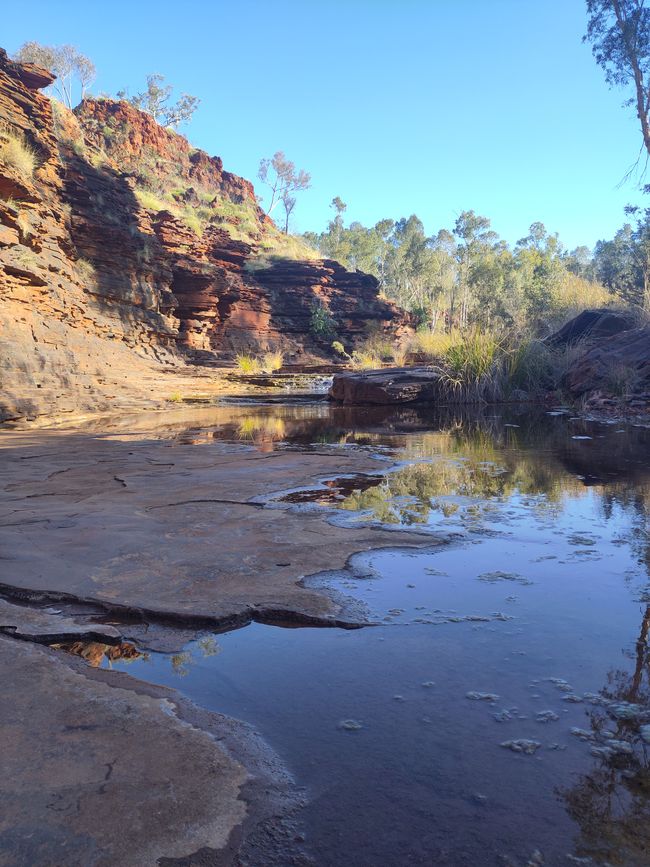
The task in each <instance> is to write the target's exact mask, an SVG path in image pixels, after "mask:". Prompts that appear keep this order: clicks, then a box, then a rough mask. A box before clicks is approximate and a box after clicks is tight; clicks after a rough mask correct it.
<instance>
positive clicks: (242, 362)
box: [235, 352, 260, 373]
mask: <svg viewBox="0 0 650 867" xmlns="http://www.w3.org/2000/svg"><path fill="white" fill-rule="evenodd" d="M235 364H236V365H237V367H238V369H239V372H240V373H259V372H260V363H259V361H258V360H257V358H255V356H254V355H247V354H246V353H243V352H242V353H239V355H236V356H235Z"/></svg>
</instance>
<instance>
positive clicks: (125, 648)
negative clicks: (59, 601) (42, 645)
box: [52, 641, 148, 668]
mask: <svg viewBox="0 0 650 867" xmlns="http://www.w3.org/2000/svg"><path fill="white" fill-rule="evenodd" d="M52 647H54V648H55V650H65V651H66V652H67V653H72V654H73V655H74V656H80V657H81V658H82V659H85V661H86V662H87V663H88V664H89V665H91V666H92V667H93V668H103V667H108V668H112V667H113V663H114V662H118V661H119V662H121V663H131V662H135V661H136V660H140V661H144V660H147V659H148V654H146V653H143V652H142V651H140V650H138V648H137V647H136V646H135V644H132V643H131V642H129V641H123V642H121V643H120V644H103V643H102V642H100V641H67V642H61V643H57V644H53V645H52Z"/></svg>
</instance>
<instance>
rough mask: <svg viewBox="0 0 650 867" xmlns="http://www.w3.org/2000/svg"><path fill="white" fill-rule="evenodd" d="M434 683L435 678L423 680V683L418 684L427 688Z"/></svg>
mask: <svg viewBox="0 0 650 867" xmlns="http://www.w3.org/2000/svg"><path fill="white" fill-rule="evenodd" d="M435 685H436V682H435V680H425V681H424V683H422V684H420V686H424V687H426V688H427V689H428V688H429V687H432V686H435Z"/></svg>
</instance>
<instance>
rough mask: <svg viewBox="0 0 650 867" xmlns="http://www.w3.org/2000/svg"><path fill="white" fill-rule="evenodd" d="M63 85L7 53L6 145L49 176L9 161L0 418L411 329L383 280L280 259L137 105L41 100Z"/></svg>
mask: <svg viewBox="0 0 650 867" xmlns="http://www.w3.org/2000/svg"><path fill="white" fill-rule="evenodd" d="M51 81H52V76H51V75H50V73H48V72H47V71H46V70H42V69H38V68H37V67H34V66H33V65H30V64H18V63H14V62H12V61H11V60H10V59H9V58H8V57H7V55H6V53H5V52H4V51H2V50H1V49H0V116H1V117H2V119H3V126H2V129H1V130H0V138H1V137H3V136H4V137H5V140H7V141H8V140H9V137H10V138H12V139H13V140H15V141H18V142H19V143H22V145H23V146H24V148H26V149H27V151H28V152H29V153H32V154H33V156H34V162H35V165H34V169H33V172H32V171H31V169H30V167H29V166H27V167H25V166H20V165H16V164H15V161H13V162H12V160H10V159H9V158H8V157H7V154H6V150H5V151H4V153H5V158H4V160H3V158H2V154H3V150H2V149H1V148H0V421H1V420H3V419H8V418H21V417H25V416H36V415H39V414H42V413H43V412H57V413H59V412H68V411H79V410H81V411H90V410H97V409H101V408H108V407H110V406H114V405H116V404H118V403H123V402H124V401H125V399H129V400H131V401H135V402H136V403H138V402H142V401H145V400H156V398H157V399H160V397H161V395H162V394H164V393H165V392H166V391H167V390H168V387H167V386H166V385H162V386H161V385H158V386H157V383H159V382H164V377H161V374H162V373H163V372H164V371H166V370H178V369H181V370H184V369H185V368H186V367H187V364H188V362H189V361H194V360H195V359H196V358H197V357H203V358H205V357H206V354H207V355H208V357H209V358H210V359H211V360H212V361H214V360H218V359H220V358H221V359H223V358H227V357H229V356H230V357H231V356H232V354H233V353H235V352H237V351H241V350H249V351H264V350H266V349H275V348H281V349H282V350H283V351H284V352H285V355H286V356H287V359H288V360H289V359H291V360H296V361H301V362H304V361H308V360H309V359H310V358H313V357H321V358H322V357H323V356H327V355H331V342H332V340H333V339H334V338H335V337H336V338H337V339H339V340H340V341H341V342H342V343H343V344H344V345H345V346H346V348H349V349H351V348H353V346H354V344H355V342H356V341H358V339H359V338H360V337H362V336H364V335H365V333H366V330H367V329H368V327H371V328H373V329H374V330H383V331H385V332H386V333H387V334H389V335H390V336H394V335H399V332H400V330H408V327H409V323H408V321H407V320H406V319H405V318H404V316H403V314H402V313H401V312H400V311H399V310H398V309H397V308H395V307H394V306H393V305H391V304H389V303H388V302H385V301H381V300H380V299H379V298H378V291H377V290H378V287H377V283H376V281H375V280H374V278H372V277H369V276H368V275H365V274H360V273H350V272H348V271H346V270H345V269H344V268H342V267H341V266H340V265H338V263H336V262H330V261H322V260H313V261H312V260H310V261H295V260H289V259H285V258H282V256H279V255H275V256H274V255H272V251H271V252H269V249H270V247H269V243H268V240H267V239H268V237H269V235H270V234H272V233H273V232H275V234H276V237H277V230H275V229H274V228H273V227H272V226H271V225H270V222H269V221H268V219H267V218H266V217H265V215H264V214H263V212H262V211H261V210H260V208H259V206H258V205H257V200H256V198H255V191H254V189H253V187H252V185H251V184H250V183H249V182H248V181H246V180H244V179H243V178H239V177H237V176H236V175H233V174H231V173H229V172H227V171H224V169H223V165H222V162H221V160H220V159H219V158H218V157H210V156H208V155H207V154H206V153H204V152H203V151H198V150H195V149H193V148H192V147H191V146H190V145H189V143H188V141H187V140H186V139H185V138H184V137H183V136H180V135H178V134H177V133H174V132H172V131H170V130H166V129H163V128H162V127H160V126H159V125H158V124H157V123H156V122H155V121H154V120H153V119H152V118H151V117H150V116H149V115H147V114H145V113H143V112H140V111H138V110H137V109H135V108H134V107H133V106H131V105H130V104H128V103H126V102H114V101H111V100H86V101H84V102H83V103H82V104H81V106H80V107H79V108H78V109H76V110H75V113H74V114H73V113H72V112H69V111H67V110H66V109H64V108H63V107H62V106H60V104H58V103H56V102H54V101H52V100H50V99H49V98H47V97H46V96H44V95H43V94H41V93H40V92H39V89H40V88H42V87H45V86H47V85H48V84H49V83H50V82H51ZM0 144H1V142H0ZM174 185H175V186H174ZM152 190H153V191H156V190H162V191H164V195H166V196H167V197H168V199H170V196H171V199H170V201H171V205H170V206H169V207H168V206H167V205H166V204H165V203H164V202H163V201H162V200H161V199H160V197H159V198H156V195H155V194H154V193H153V192H152ZM161 195H162V193H161ZM206 215H207V216H206ZM242 215H243V216H242ZM243 220H245V221H246V223H245V226H244V225H243V222H242V221H243ZM244 228H245V230H246V233H244ZM244 234H245V237H246V241H244V240H238V239H237V238H242V237H243V236H244ZM315 305H324V306H326V307H327V308H328V309H329V311H330V315H331V317H332V320H333V322H334V324H335V330H336V333H335V334H333V335H330V336H329V337H328V339H319V338H318V336H317V335H315V334H314V333H313V329H312V324H311V317H312V311H313V309H314V306H315ZM195 350H201V353H196V352H195ZM192 369H195V368H194V367H193V368H192ZM161 389H162V391H161Z"/></svg>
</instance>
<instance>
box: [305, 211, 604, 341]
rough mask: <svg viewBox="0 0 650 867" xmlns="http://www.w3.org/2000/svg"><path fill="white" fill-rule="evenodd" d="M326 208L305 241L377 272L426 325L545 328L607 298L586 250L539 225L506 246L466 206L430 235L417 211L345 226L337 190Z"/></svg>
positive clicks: (485, 220)
mask: <svg viewBox="0 0 650 867" xmlns="http://www.w3.org/2000/svg"><path fill="white" fill-rule="evenodd" d="M332 207H333V208H334V210H335V212H336V214H335V216H334V217H333V219H332V220H330V222H329V223H328V226H327V229H326V230H325V231H324V232H322V233H320V234H317V233H313V232H308V233H306V234H305V236H304V237H305V239H306V240H307V241H308V242H309V243H311V244H312V245H313V246H315V247H316V249H318V250H319V251H320V252H321V254H322V255H324V256H328V257H330V258H332V259H337V260H338V261H340V262H342V263H343V264H345V265H346V266H347V267H349V268H357V269H359V270H362V271H367V272H369V273H371V274H374V275H375V276H376V277H377V279H378V280H379V283H380V287H381V291H382V292H383V293H384V294H385V295H386V296H387V297H389V298H392V299H393V300H395V301H396V302H397V303H398V304H400V305H401V306H402V307H404V308H406V309H407V310H410V311H412V312H413V313H414V314H415V315H416V316H417V317H418V318H419V320H420V322H421V323H422V325H425V326H427V327H428V328H429V329H431V330H432V331H433V330H440V329H442V328H445V329H447V330H451V329H455V328H459V329H465V328H470V327H475V326H480V327H504V328H516V329H523V328H531V329H532V330H534V331H536V332H537V333H543V332H544V331H545V330H549V329H550V328H552V327H553V326H554V325H555V324H557V322H558V321H559V320H561V319H562V318H563V317H564V316H566V314H567V312H571V311H572V310H573V309H574V308H575V307H578V306H581V305H582V306H590V305H592V306H593V305H594V304H601V303H604V302H605V301H606V300H608V298H610V295H609V293H608V292H607V290H606V289H604V288H603V287H602V286H601V285H599V284H597V283H596V282H595V279H594V273H595V272H594V263H593V262H592V257H591V254H590V251H589V250H588V248H586V247H584V246H583V247H578V248H576V249H575V250H573V251H568V250H566V249H565V248H564V246H563V245H562V244H561V242H560V240H559V238H558V236H557V235H556V234H553V233H551V232H548V231H547V229H546V227H545V226H544V225H543V224H542V223H540V222H535V223H533V224H532V225H531V227H530V229H529V234H528V235H527V236H526V237H524V238H522V239H521V240H520V241H518V242H517V244H516V245H515V246H514V247H513V248H511V247H509V245H508V244H506V242H505V241H503V240H502V239H501V238H499V236H498V235H497V233H496V232H495V231H494V230H493V229H492V227H491V224H490V220H489V219H488V218H487V217H485V216H482V215H480V214H477V213H475V212H474V211H471V210H469V211H463V212H462V213H461V214H459V216H458V218H457V219H456V222H455V224H454V226H453V228H452V229H447V228H443V229H440V230H439V231H438V232H436V233H435V234H433V235H428V234H427V232H426V231H425V228H424V225H423V223H422V221H421V220H420V219H419V217H417V216H416V215H415V214H412V215H411V216H409V217H403V218H401V219H399V220H397V221H394V220H389V219H385V220H380V221H379V222H378V223H376V224H375V225H374V226H372V227H369V228H368V227H365V226H363V225H362V224H361V223H359V222H352V223H351V224H350V225H349V226H346V225H345V224H344V222H343V212H344V210H345V207H346V206H345V204H344V203H343V202H342V201H341V199H340V198H339V197H336V198H335V199H334V200H333V201H332ZM608 285H609V284H608Z"/></svg>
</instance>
